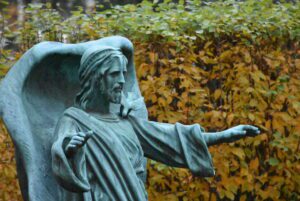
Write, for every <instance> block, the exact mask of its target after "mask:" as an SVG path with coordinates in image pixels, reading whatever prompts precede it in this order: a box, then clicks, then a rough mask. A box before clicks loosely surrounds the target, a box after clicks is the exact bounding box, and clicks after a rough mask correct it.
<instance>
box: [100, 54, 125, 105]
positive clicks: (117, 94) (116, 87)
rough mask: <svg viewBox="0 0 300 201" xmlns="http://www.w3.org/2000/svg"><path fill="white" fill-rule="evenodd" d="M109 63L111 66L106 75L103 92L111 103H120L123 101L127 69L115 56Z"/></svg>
mask: <svg viewBox="0 0 300 201" xmlns="http://www.w3.org/2000/svg"><path fill="white" fill-rule="evenodd" d="M109 65H111V66H110V67H109V68H108V70H107V72H106V73H105V76H104V88H103V90H104V91H103V92H104V95H105V96H106V98H108V100H109V101H110V102H111V103H116V104H119V103H121V97H122V91H123V86H124V83H125V75H126V72H127V69H126V66H125V65H124V64H123V62H122V61H121V60H120V59H118V58H115V59H114V60H113V61H112V62H111V63H110V64H109Z"/></svg>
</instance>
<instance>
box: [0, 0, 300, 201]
mask: <svg viewBox="0 0 300 201" xmlns="http://www.w3.org/2000/svg"><path fill="white" fill-rule="evenodd" d="M1 2H2V1H0V5H1ZM98 7H100V6H98ZM8 19H9V16H8V15H3V14H2V13H0V30H1V31H2V32H1V33H0V40H1V43H0V44H4V43H5V44H8V43H10V44H14V46H16V47H17V50H13V51H12V50H10V49H2V50H1V52H0V78H2V77H3V76H4V75H5V74H6V73H7V71H8V70H9V68H10V66H12V65H13V63H14V62H15V61H16V60H18V59H19V58H20V55H22V54H23V53H24V52H25V51H26V50H27V49H28V48H31V47H32V46H33V45H34V44H36V43H38V42H40V41H45V40H52V41H60V42H65V43H77V42H82V41H87V40H93V39H99V38H102V37H105V36H110V35H122V36H126V37H128V38H129V39H130V40H132V41H133V43H134V47H135V65H136V71H137V77H138V79H139V85H140V89H141V92H142V94H143V96H144V97H145V101H146V103H147V108H148V112H149V118H150V119H151V120H158V121H161V122H169V123H175V122H181V123H185V124H193V123H199V124H201V126H203V127H204V128H205V129H206V130H208V131H220V130H224V129H226V128H228V127H231V126H234V125H237V124H254V125H257V126H259V127H260V128H261V130H262V131H263V133H262V135H260V136H257V137H255V138H247V139H245V140H240V141H238V142H236V143H231V144H229V145H220V146H218V147H211V148H210V151H211V153H212V155H213V159H214V165H215V168H216V176H215V177H214V178H195V177H193V176H192V175H191V174H190V172H189V171H187V170H186V169H174V168H170V167H166V166H165V165H162V164H160V163H157V162H153V161H150V162H149V164H148V170H149V171H148V173H149V174H148V175H149V176H148V181H147V184H148V186H147V190H148V193H149V199H150V200H153V201H155V200H159V201H160V200H259V199H260V200H263V199H266V200H278V199H281V200H299V199H300V197H299V194H300V192H299V188H298V187H299V176H298V175H299V171H300V166H299V165H298V163H299V162H298V161H299V160H300V157H299V154H298V153H299V142H300V137H299V136H300V81H299V73H300V56H299V39H300V24H299V21H300V3H295V4H287V3H285V4H273V3H272V0H261V1H256V0H248V1H235V0H227V1H215V2H207V3H204V2H200V1H198V0H189V1H180V3H178V4H175V3H173V1H165V3H158V4H153V3H151V2H150V1H143V3H141V4H139V5H126V6H117V7H114V8H112V9H109V10H105V11H101V12H98V11H85V10H84V9H83V8H82V7H78V8H77V9H76V10H74V11H72V12H71V16H69V17H67V18H64V17H63V16H62V15H61V14H60V12H58V11H57V10H55V9H52V8H51V5H50V4H47V5H44V4H31V5H28V6H27V8H26V13H25V18H24V21H22V22H18V27H16V26H14V25H11V24H9V20H8ZM0 132H1V134H0V142H9V143H8V144H9V145H10V146H11V145H12V144H11V142H10V141H8V135H7V133H6V131H5V130H3V132H2V131H1V129H0ZM0 144H1V143H0ZM4 144H7V143H2V145H3V146H2V145H1V146H0V152H1V153H3V154H2V156H4V158H5V160H6V159H7V160H6V161H8V162H9V164H0V170H3V171H0V180H1V181H7V183H1V186H0V188H3V189H4V190H3V191H1V190H0V200H1V199H3V200H11V199H14V200H17V199H18V198H16V199H15V197H13V198H12V197H10V195H15V196H16V197H18V196H19V197H20V193H18V194H14V192H16V187H15V186H16V184H17V183H16V180H15V175H16V173H15V170H13V171H12V167H14V161H12V160H11V157H12V156H13V150H12V149H7V147H6V145H4ZM8 159H9V160H8ZM4 169H5V170H4ZM2 172H3V173H2ZM1 173H2V174H1ZM274 175H276V176H274ZM290 175H293V176H290ZM11 183H13V184H14V185H11ZM2 184H3V185H2ZM11 186H13V188H11ZM18 192H19V191H18Z"/></svg>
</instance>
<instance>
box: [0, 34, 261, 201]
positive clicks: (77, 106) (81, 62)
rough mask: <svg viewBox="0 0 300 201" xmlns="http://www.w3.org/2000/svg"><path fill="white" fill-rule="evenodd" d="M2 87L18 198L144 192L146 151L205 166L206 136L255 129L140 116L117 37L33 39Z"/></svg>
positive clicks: (118, 199)
mask: <svg viewBox="0 0 300 201" xmlns="http://www.w3.org/2000/svg"><path fill="white" fill-rule="evenodd" d="M0 93H1V94H3V96H1V99H0V109H1V110H0V111H1V112H2V117H3V120H4V122H5V124H6V125H7V127H8V129H9V132H10V134H11V136H12V139H13V141H14V143H15V147H16V159H17V168H18V176H19V180H20V185H21V189H22V194H23V197H24V200H43V201H44V200H62V201H100V200H115V201H126V200H130V201H131V200H132V201H133V200H136V201H143V200H147V193H146V190H145V187H144V182H143V180H144V177H145V159H144V156H145V157H147V158H151V159H154V160H156V161H160V162H162V163H164V164H167V165H170V166H173V167H183V168H188V169H190V170H191V172H192V173H193V174H194V175H197V176H202V177H206V176H213V175H214V169H213V165H212V159H211V156H210V154H209V151H208V148H207V147H208V146H210V145H214V144H219V143H223V142H233V141H235V140H238V139H240V138H243V137H246V136H255V135H257V134H259V129H258V128H256V127H254V126H250V125H240V126H236V127H233V128H230V129H228V130H225V131H222V132H217V133H205V132H204V130H203V129H202V128H201V127H200V126H199V125H197V124H195V125H182V124H180V123H176V124H167V123H157V122H151V121H148V120H147V110H146V107H145V103H144V102H143V98H142V97H141V94H140V91H139V88H138V84H137V80H136V75H135V69H134V65H133V47H132V44H131V43H130V41H128V40H127V39H126V38H123V37H108V38H104V39H101V40H98V41H92V42H88V43H82V44H76V45H66V44H61V43H41V44H39V45H37V46H35V47H33V48H32V49H31V50H29V51H28V52H27V53H26V54H25V55H24V56H23V57H22V58H21V60H20V61H19V62H18V63H17V64H16V65H15V66H14V67H13V68H12V69H11V71H10V72H9V73H8V75H7V77H6V78H5V79H4V81H3V83H2V84H1V89H0ZM54 128H55V129H54Z"/></svg>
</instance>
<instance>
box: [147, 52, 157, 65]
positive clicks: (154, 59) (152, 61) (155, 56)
mask: <svg viewBox="0 0 300 201" xmlns="http://www.w3.org/2000/svg"><path fill="white" fill-rule="evenodd" d="M149 58H150V61H151V63H152V64H154V63H155V62H156V61H157V60H158V54H157V53H155V52H150V53H149Z"/></svg>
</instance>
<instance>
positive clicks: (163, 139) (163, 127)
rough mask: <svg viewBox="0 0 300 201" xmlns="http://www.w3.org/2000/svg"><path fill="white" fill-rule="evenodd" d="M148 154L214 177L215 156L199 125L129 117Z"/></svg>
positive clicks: (145, 152) (196, 172)
mask: <svg viewBox="0 0 300 201" xmlns="http://www.w3.org/2000/svg"><path fill="white" fill-rule="evenodd" d="M128 118H129V121H130V122H131V124H132V126H133V129H134V131H135V133H136V134H137V136H138V139H139V141H140V143H141V146H142V148H143V150H144V154H145V156H146V157H148V158H151V159H153V160H156V161H159V162H162V163H164V164H166V165H170V166H174V167H183V168H188V169H190V170H191V172H192V173H193V174H194V175H195V176H201V177H210V176H214V174H215V172H214V168H213V165H212V158H211V155H210V153H209V151H208V148H207V145H206V142H205V140H204V138H203V135H202V132H201V127H200V125H198V124H194V125H188V126H187V125H183V124H180V123H176V124H167V123H158V122H151V121H147V120H143V119H139V118H136V117H133V116H129V117H128Z"/></svg>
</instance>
